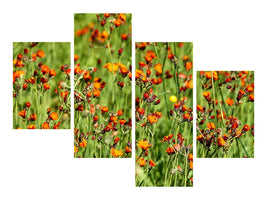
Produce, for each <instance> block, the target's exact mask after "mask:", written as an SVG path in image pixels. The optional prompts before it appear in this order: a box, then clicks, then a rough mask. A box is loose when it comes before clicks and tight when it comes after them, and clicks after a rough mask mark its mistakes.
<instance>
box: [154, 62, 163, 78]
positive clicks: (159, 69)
mask: <svg viewBox="0 0 267 200" xmlns="http://www.w3.org/2000/svg"><path fill="white" fill-rule="evenodd" d="M154 69H155V70H156V71H157V75H159V74H162V64H160V63H157V64H156V65H155V67H154Z"/></svg>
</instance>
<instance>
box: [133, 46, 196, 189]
mask: <svg viewBox="0 0 267 200" xmlns="http://www.w3.org/2000/svg"><path fill="white" fill-rule="evenodd" d="M191 58H192V43H151V42H142V43H136V63H137V68H136V70H135V84H136V86H135V88H136V89H135V91H136V98H135V119H136V185H137V186H170V185H171V186H182V185H183V186H187V185H192V180H193V179H192V173H193V172H192V170H193V154H192V120H193V112H192V111H193V110H192V108H190V107H192V94H193V93H192V88H193V81H192V71H193V70H192V66H193V62H192V59H191ZM164 135H167V136H164ZM174 135H177V137H174ZM184 141H186V143H185V142H184ZM178 160H179V161H178ZM161 169H164V170H163V171H164V172H162V171H161ZM164 173H165V174H164ZM152 174H153V175H152ZM144 177H145V178H144ZM162 177H165V178H164V179H162Z"/></svg>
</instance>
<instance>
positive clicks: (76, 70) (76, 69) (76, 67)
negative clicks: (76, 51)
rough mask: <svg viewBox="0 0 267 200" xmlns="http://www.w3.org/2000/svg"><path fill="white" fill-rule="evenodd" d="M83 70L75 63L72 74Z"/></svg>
mask: <svg viewBox="0 0 267 200" xmlns="http://www.w3.org/2000/svg"><path fill="white" fill-rule="evenodd" d="M83 71H84V70H81V68H80V67H79V65H76V66H75V67H74V74H81V73H83Z"/></svg>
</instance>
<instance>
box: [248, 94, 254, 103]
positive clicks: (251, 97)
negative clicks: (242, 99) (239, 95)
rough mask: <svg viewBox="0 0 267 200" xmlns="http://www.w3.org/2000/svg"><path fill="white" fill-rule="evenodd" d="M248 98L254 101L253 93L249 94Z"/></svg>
mask: <svg viewBox="0 0 267 200" xmlns="http://www.w3.org/2000/svg"><path fill="white" fill-rule="evenodd" d="M248 99H249V101H252V102H253V101H254V95H253V94H250V95H249V96H248Z"/></svg>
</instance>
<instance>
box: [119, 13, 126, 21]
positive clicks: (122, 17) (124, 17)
mask: <svg viewBox="0 0 267 200" xmlns="http://www.w3.org/2000/svg"><path fill="white" fill-rule="evenodd" d="M118 18H119V19H121V20H122V21H123V22H124V21H126V16H125V14H119V16H118Z"/></svg>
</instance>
